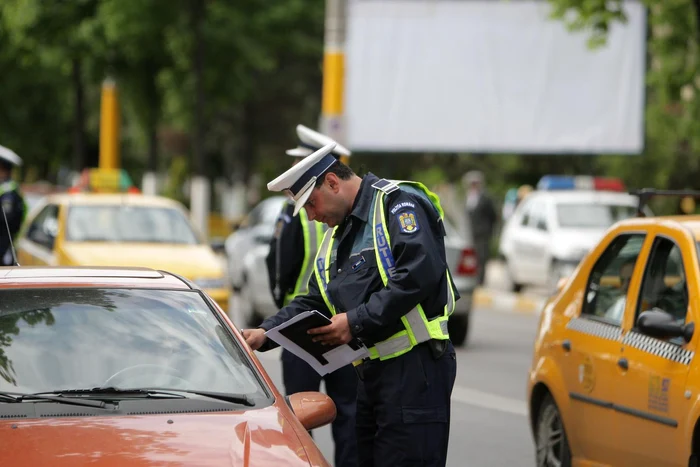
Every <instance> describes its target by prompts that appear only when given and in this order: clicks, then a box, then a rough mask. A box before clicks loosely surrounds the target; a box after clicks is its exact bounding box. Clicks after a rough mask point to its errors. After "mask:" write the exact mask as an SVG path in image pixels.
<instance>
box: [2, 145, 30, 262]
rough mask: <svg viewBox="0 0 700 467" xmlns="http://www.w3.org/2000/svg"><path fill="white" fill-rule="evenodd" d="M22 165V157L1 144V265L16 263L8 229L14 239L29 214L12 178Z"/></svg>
mask: <svg viewBox="0 0 700 467" xmlns="http://www.w3.org/2000/svg"><path fill="white" fill-rule="evenodd" d="M20 165H22V159H20V157H19V156H18V155H17V154H15V153H14V152H13V151H11V150H10V149H8V148H6V147H4V146H0V207H1V208H2V209H0V266H12V265H14V264H15V258H14V257H13V254H12V248H11V243H10V237H9V236H8V231H9V235H10V236H11V237H12V239H13V240H14V238H15V237H17V233H18V232H19V229H20V227H21V226H22V222H23V221H24V218H25V216H26V214H27V209H26V206H25V204H24V198H22V195H21V194H20V192H19V186H18V185H17V183H16V182H15V181H14V180H12V169H13V167H15V166H20ZM3 211H4V215H3ZM5 218H7V222H5Z"/></svg>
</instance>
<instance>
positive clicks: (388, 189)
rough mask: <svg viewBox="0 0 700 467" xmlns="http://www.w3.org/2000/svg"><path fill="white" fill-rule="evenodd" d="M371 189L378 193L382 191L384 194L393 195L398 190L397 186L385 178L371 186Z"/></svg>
mask: <svg viewBox="0 0 700 467" xmlns="http://www.w3.org/2000/svg"><path fill="white" fill-rule="evenodd" d="M372 188H374V189H377V190H379V191H383V192H384V193H385V194H387V195H388V194H389V193H393V192H395V191H396V190H398V189H399V185H397V184H396V183H395V182H392V181H391V180H387V179H386V178H382V179H381V180H378V181H376V182H375V183H374V184H373V185H372Z"/></svg>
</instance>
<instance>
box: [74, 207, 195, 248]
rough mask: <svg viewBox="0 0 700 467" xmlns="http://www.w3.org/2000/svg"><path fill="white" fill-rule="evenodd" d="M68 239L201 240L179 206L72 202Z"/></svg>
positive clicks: (177, 242)
mask: <svg viewBox="0 0 700 467" xmlns="http://www.w3.org/2000/svg"><path fill="white" fill-rule="evenodd" d="M66 239H67V240H69V241H73V242H133V243H175V244H186V245H195V244H198V243H199V240H198V239H197V236H196V235H195V233H194V231H193V230H192V227H191V225H190V223H189V220H188V219H187V217H186V216H185V215H184V214H183V213H182V212H181V211H180V210H178V209H174V208H167V207H156V206H130V205H85V206H71V207H70V209H69V210H68V218H67V220H66Z"/></svg>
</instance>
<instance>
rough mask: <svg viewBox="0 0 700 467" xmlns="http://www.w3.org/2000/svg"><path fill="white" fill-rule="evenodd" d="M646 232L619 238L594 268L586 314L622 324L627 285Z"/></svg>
mask: <svg viewBox="0 0 700 467" xmlns="http://www.w3.org/2000/svg"><path fill="white" fill-rule="evenodd" d="M645 236H646V235H645V234H625V235H620V236H618V237H617V238H615V239H614V240H613V241H612V243H611V244H610V245H609V246H608V248H607V249H606V250H605V251H604V252H603V254H602V255H601V256H600V258H599V259H598V261H597V262H596V264H595V266H593V269H592V271H591V275H590V277H589V279H588V287H587V290H586V300H585V302H584V304H583V310H582V314H581V316H582V317H586V316H588V317H593V318H595V319H601V320H603V321H605V322H607V323H610V324H614V325H617V326H619V325H620V323H622V318H623V315H624V311H625V303H626V301H627V288H628V287H629V284H630V280H631V278H632V273H633V271H634V267H635V264H636V261H637V257H638V256H639V252H640V251H641V250H642V245H643V244H644V238H645Z"/></svg>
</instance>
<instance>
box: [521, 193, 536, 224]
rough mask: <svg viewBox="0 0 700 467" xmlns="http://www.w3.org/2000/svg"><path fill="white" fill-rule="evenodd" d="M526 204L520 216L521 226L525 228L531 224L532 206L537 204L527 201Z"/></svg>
mask: <svg viewBox="0 0 700 467" xmlns="http://www.w3.org/2000/svg"><path fill="white" fill-rule="evenodd" d="M524 203H525V205H524V206H523V208H522V211H521V214H520V216H521V217H520V225H521V226H523V227H525V226H527V225H528V224H529V223H530V217H531V215H532V206H533V204H535V203H536V201H532V200H525V201H524Z"/></svg>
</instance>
